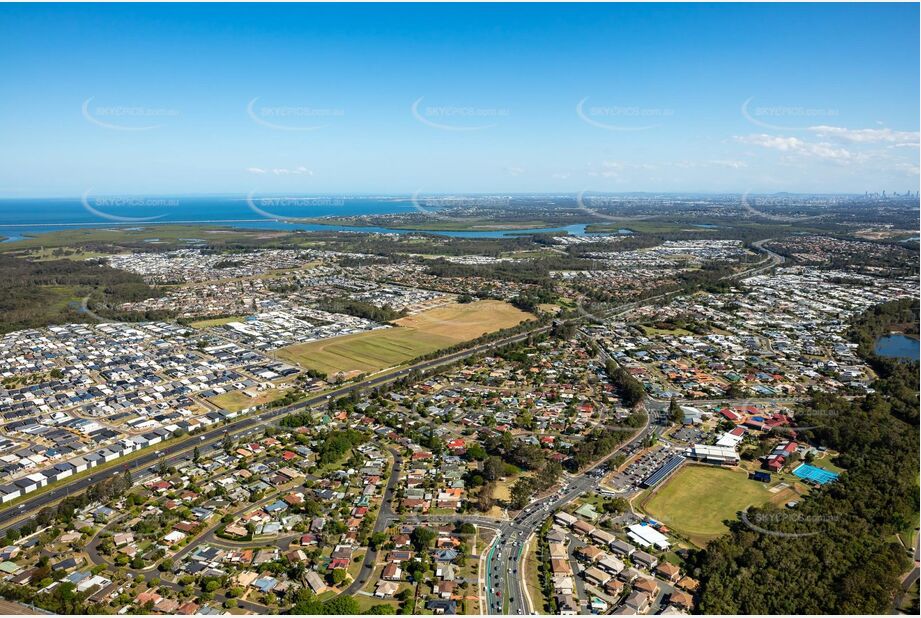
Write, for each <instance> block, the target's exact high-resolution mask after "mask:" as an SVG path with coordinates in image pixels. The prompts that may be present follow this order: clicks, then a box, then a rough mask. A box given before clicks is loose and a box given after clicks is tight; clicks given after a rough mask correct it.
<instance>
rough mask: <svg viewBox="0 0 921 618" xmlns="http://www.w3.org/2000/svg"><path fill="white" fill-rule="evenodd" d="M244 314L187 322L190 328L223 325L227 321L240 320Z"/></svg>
mask: <svg viewBox="0 0 921 618" xmlns="http://www.w3.org/2000/svg"><path fill="white" fill-rule="evenodd" d="M244 317H245V316H231V317H229V318H213V319H210V320H196V321H195V322H189V326H191V327H192V328H210V327H212V326H223V325H224V324H227V323H228V322H240V321H241V320H243V318H244Z"/></svg>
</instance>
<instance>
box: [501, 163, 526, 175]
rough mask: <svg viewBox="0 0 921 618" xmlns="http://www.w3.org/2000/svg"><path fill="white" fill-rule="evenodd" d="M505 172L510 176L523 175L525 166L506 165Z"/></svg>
mask: <svg viewBox="0 0 921 618" xmlns="http://www.w3.org/2000/svg"><path fill="white" fill-rule="evenodd" d="M505 172H506V173H507V174H508V175H509V176H521V175H522V174H524V172H525V169H524V168H523V167H518V166H517V165H509V166H506V168H505Z"/></svg>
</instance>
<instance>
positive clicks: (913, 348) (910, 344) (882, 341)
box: [874, 333, 919, 360]
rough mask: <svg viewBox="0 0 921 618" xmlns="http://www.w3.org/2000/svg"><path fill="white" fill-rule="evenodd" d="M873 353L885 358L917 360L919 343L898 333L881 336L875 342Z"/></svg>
mask: <svg viewBox="0 0 921 618" xmlns="http://www.w3.org/2000/svg"><path fill="white" fill-rule="evenodd" d="M874 352H876V353H877V354H879V355H880V356H884V357H886V358H902V359H910V360H918V359H919V343H918V340H917V339H912V338H911V337H907V336H905V335H902V334H899V333H892V334H890V335H883V336H882V337H880V338H879V339H877V340H876V347H875V348H874Z"/></svg>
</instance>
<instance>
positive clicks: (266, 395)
mask: <svg viewBox="0 0 921 618" xmlns="http://www.w3.org/2000/svg"><path fill="white" fill-rule="evenodd" d="M285 393H286V391H284V390H281V389H276V388H273V389H271V390H265V391H260V392H259V394H258V395H257V396H256V397H250V396H249V395H247V394H246V393H244V392H243V391H228V392H226V393H223V394H220V395H215V396H214V397H212V398H211V399H210V401H211V403H213V404H214V405H216V406H219V407H221V408H223V409H225V410H230V411H231V412H239V411H240V410H245V409H246V408H251V407H253V406H258V405H262V404H264V403H269V402H272V401H275V400H276V399H279V398H281V397H283V396H284V395H285Z"/></svg>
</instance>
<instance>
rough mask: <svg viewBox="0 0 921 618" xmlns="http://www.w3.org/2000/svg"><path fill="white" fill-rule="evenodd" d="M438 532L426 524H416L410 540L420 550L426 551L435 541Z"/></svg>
mask: <svg viewBox="0 0 921 618" xmlns="http://www.w3.org/2000/svg"><path fill="white" fill-rule="evenodd" d="M437 536H438V533H437V532H435V531H434V530H432V529H431V528H426V527H425V526H416V528H415V529H414V530H413V531H412V534H411V535H410V541H411V542H412V544H413V547H414V548H415V549H416V551H418V552H424V551H425V550H427V549H428V548H429V547H431V546H432V544H433V543H434V542H435V538H436V537H437Z"/></svg>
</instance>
